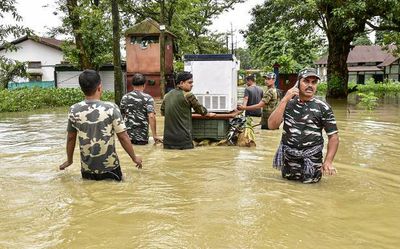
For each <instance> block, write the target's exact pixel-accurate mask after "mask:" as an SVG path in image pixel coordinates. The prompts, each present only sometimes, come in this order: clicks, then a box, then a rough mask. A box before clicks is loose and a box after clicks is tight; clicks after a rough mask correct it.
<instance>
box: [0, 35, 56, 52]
mask: <svg viewBox="0 0 400 249" xmlns="http://www.w3.org/2000/svg"><path fill="white" fill-rule="evenodd" d="M26 40H31V41H34V42H38V43H41V44H43V45H46V46H49V47H52V48H55V49H58V50H61V44H62V43H63V41H61V40H57V39H55V38H46V37H40V36H35V35H25V36H23V37H21V38H18V39H16V40H14V41H12V42H10V43H11V44H14V45H17V44H18V43H21V42H24V41H26ZM3 49H5V46H4V45H3V46H0V50H3Z"/></svg>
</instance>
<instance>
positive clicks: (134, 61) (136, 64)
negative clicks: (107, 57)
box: [125, 18, 176, 98]
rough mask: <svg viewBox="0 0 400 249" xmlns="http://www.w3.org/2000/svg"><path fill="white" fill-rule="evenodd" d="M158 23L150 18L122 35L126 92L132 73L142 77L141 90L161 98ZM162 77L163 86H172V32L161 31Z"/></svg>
mask: <svg viewBox="0 0 400 249" xmlns="http://www.w3.org/2000/svg"><path fill="white" fill-rule="evenodd" d="M160 34H161V32H160V24H159V23H157V22H156V21H154V20H153V19H151V18H147V19H145V20H143V21H141V22H140V23H138V24H136V25H134V26H133V27H131V28H129V29H128V30H127V31H126V32H125V38H126V76H127V77H126V78H127V81H128V82H129V83H128V84H127V91H128V92H129V91H131V90H132V85H131V84H130V82H131V78H132V75H133V74H135V73H141V74H143V75H145V76H146V79H147V82H146V84H145V90H144V91H145V92H146V93H148V94H150V95H151V96H153V97H154V98H160V97H161V86H160V42H159V41H160ZM164 34H165V79H166V82H167V86H169V87H171V84H172V87H173V58H174V39H175V37H176V36H175V35H174V34H172V33H171V32H169V31H167V30H165V31H164Z"/></svg>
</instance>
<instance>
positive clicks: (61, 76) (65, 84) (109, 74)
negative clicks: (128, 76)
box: [56, 71, 125, 91]
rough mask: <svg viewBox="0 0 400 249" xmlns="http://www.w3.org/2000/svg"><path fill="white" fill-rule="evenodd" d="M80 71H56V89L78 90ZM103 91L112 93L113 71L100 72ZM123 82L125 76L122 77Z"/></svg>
mask: <svg viewBox="0 0 400 249" xmlns="http://www.w3.org/2000/svg"><path fill="white" fill-rule="evenodd" d="M80 73H82V71H56V75H57V81H56V86H57V87H58V88H79V80H78V78H79V74H80ZM99 74H100V78H101V82H102V84H103V90H106V91H114V71H100V72H99ZM124 82H125V76H124Z"/></svg>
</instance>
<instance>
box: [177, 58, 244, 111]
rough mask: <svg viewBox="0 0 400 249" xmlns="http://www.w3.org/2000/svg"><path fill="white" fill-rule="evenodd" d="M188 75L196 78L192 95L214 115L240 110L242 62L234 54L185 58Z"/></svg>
mask: <svg viewBox="0 0 400 249" xmlns="http://www.w3.org/2000/svg"><path fill="white" fill-rule="evenodd" d="M184 61H185V68H184V70H185V71H188V72H191V73H192V74H193V89H192V93H193V94H194V95H195V96H196V97H197V99H198V100H199V102H200V103H201V104H202V105H204V106H205V107H206V108H207V110H208V111H211V112H219V113H222V112H231V111H233V110H235V109H236V106H237V72H238V70H239V61H237V60H236V58H235V56H234V55H232V54H191V55H185V56H184Z"/></svg>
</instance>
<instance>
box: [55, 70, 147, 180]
mask: <svg viewBox="0 0 400 249" xmlns="http://www.w3.org/2000/svg"><path fill="white" fill-rule="evenodd" d="M79 85H80V87H81V90H82V92H83V93H84V94H85V100H84V101H82V102H79V103H76V104H74V105H72V106H71V108H70V111H69V115H68V126H67V131H68V135H67V161H65V162H64V163H63V164H61V165H60V167H59V168H60V170H64V169H65V168H67V167H68V166H70V165H71V164H72V162H73V155H74V149H75V142H76V137H77V136H78V139H79V148H80V154H81V173H82V177H83V178H85V179H90V180H103V179H107V178H108V179H114V180H117V181H121V180H122V172H121V167H120V163H119V159H118V155H117V153H116V151H115V142H114V135H115V134H117V137H118V139H119V141H120V143H121V145H122V147H123V148H124V149H125V151H126V152H127V153H128V154H129V156H130V157H131V159H132V161H133V162H134V163H135V164H136V166H137V167H138V168H141V167H142V159H141V158H140V157H139V156H136V155H135V152H134V150H133V147H132V144H131V141H130V139H129V136H128V133H127V132H126V127H125V124H124V121H123V119H122V115H121V113H120V111H119V109H118V107H117V105H115V104H114V103H111V102H103V101H100V97H101V94H102V91H103V88H102V84H101V79H100V75H99V74H98V73H97V72H96V71H94V70H85V71H84V72H82V73H81V74H80V75H79Z"/></svg>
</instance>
